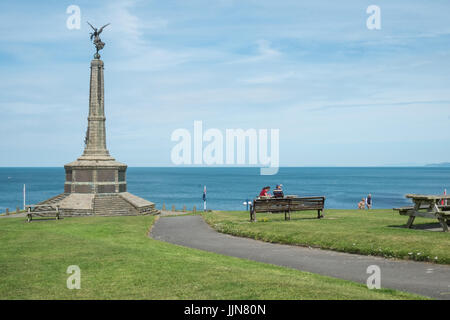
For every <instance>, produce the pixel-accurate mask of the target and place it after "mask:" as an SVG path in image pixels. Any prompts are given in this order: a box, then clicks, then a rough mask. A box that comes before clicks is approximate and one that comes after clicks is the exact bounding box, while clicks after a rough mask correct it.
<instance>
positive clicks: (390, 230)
mask: <svg viewBox="0 0 450 320" xmlns="http://www.w3.org/2000/svg"><path fill="white" fill-rule="evenodd" d="M316 216H317V213H315V212H313V211H304V212H296V213H293V214H292V218H291V220H290V221H284V215H283V214H270V213H258V214H257V215H256V217H257V222H254V223H251V222H249V214H248V212H244V211H242V212H212V213H205V214H204V218H205V220H206V221H207V222H208V223H209V224H210V225H211V226H212V227H213V228H215V229H216V230H218V231H220V232H223V233H228V234H232V235H236V236H244V237H250V238H253V239H258V240H263V241H268V242H277V243H284V244H294V245H302V246H312V247H318V248H323V249H330V250H336V251H342V252H349V253H358V254H364V255H376V256H382V257H386V258H399V259H410V260H417V261H429V262H435V263H441V264H450V251H449V250H448V248H449V247H450V233H444V232H431V231H424V230H417V229H406V228H404V227H403V226H404V225H405V224H406V220H407V217H404V216H400V215H399V214H398V213H397V212H396V211H395V212H394V211H393V210H389V209H386V210H370V211H366V210H364V211H362V210H326V211H325V219H320V220H318V219H317V218H315V217H316ZM436 222H437V220H433V219H425V218H416V221H415V225H416V226H417V225H420V224H425V223H436Z"/></svg>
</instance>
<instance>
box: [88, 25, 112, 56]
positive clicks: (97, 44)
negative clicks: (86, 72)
mask: <svg viewBox="0 0 450 320" xmlns="http://www.w3.org/2000/svg"><path fill="white" fill-rule="evenodd" d="M87 23H88V25H90V26H91V28H92V30H94V32H91V33H90V35H91V40H92V39H93V43H94V45H95V48H96V49H97V53H96V54H95V56H94V57H95V58H96V59H99V58H100V55H99V54H98V52H99V51H100V50H102V49H103V47H104V46H105V43H104V42H102V39H100V33H102V31H103V29H104V28H105V27H106V26H109V25H110V23H108V24H105V25H104V26H103V27H101V28H100V29H97V28H95V27H94V26H93V25H92V24H90V23H89V21H88V22H87Z"/></svg>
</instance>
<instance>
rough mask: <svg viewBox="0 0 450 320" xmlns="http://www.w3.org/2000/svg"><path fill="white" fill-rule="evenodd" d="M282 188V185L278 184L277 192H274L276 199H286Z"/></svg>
mask: <svg viewBox="0 0 450 320" xmlns="http://www.w3.org/2000/svg"><path fill="white" fill-rule="evenodd" d="M282 186H283V185H282V184H277V186H276V188H275V190H273V196H274V197H275V198H284V193H283V189H281V187H282Z"/></svg>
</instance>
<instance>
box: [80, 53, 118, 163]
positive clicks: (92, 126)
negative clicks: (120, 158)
mask: <svg viewBox="0 0 450 320" xmlns="http://www.w3.org/2000/svg"><path fill="white" fill-rule="evenodd" d="M103 66H104V65H103V61H102V60H100V59H94V60H92V61H91V83H90V92H89V117H88V129H87V134H86V137H87V141H86V147H85V149H84V153H83V155H82V156H81V157H80V158H79V160H90V159H95V160H109V159H111V156H110V155H109V152H108V150H107V149H106V130H105V120H106V118H105V99H104V92H105V87H104V83H103Z"/></svg>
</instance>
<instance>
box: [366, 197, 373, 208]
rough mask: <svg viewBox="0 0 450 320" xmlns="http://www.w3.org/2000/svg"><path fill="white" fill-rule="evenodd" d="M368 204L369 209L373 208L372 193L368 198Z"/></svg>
mask: <svg viewBox="0 0 450 320" xmlns="http://www.w3.org/2000/svg"><path fill="white" fill-rule="evenodd" d="M366 205H367V210H370V209H372V195H371V194H370V193H369V195H368V196H367V198H366Z"/></svg>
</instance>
